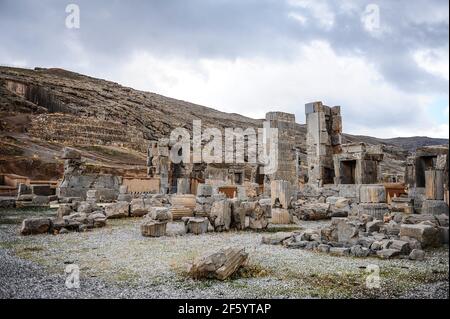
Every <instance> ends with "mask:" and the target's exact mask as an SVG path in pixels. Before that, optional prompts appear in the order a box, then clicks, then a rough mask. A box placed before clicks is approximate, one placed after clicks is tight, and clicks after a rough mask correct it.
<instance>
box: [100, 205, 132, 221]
mask: <svg viewBox="0 0 450 319" xmlns="http://www.w3.org/2000/svg"><path fill="white" fill-rule="evenodd" d="M105 214H106V218H108V219H114V218H124V217H128V216H129V214H130V204H129V203H128V202H117V203H114V204H111V205H108V206H106V207H105Z"/></svg>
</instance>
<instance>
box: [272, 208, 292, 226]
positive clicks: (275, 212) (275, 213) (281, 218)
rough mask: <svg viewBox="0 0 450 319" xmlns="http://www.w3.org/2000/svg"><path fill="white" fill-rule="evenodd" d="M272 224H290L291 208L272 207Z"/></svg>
mask: <svg viewBox="0 0 450 319" xmlns="http://www.w3.org/2000/svg"><path fill="white" fill-rule="evenodd" d="M270 222H271V223H272V224H281V225H283V224H290V223H291V215H290V214H289V210H287V209H284V208H272V218H271V220H270Z"/></svg>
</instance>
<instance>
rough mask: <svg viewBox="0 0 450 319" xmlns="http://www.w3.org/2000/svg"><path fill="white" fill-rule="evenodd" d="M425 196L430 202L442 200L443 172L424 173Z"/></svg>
mask: <svg viewBox="0 0 450 319" xmlns="http://www.w3.org/2000/svg"><path fill="white" fill-rule="evenodd" d="M425 196H426V199H430V200H444V171H443V170H427V171H425Z"/></svg>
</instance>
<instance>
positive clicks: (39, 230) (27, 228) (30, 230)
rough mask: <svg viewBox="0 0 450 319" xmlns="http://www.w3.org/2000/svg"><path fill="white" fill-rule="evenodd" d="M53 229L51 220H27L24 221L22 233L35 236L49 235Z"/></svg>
mask: <svg viewBox="0 0 450 319" xmlns="http://www.w3.org/2000/svg"><path fill="white" fill-rule="evenodd" d="M51 228H52V221H51V219H50V218H44V217H42V218H27V219H24V220H23V221H22V226H21V228H20V233H21V234H22V235H35V234H44V233H48V232H49V231H50V230H51Z"/></svg>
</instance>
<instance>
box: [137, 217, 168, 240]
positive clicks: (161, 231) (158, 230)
mask: <svg viewBox="0 0 450 319" xmlns="http://www.w3.org/2000/svg"><path fill="white" fill-rule="evenodd" d="M166 226H167V222H159V221H156V220H149V221H146V222H144V223H143V224H142V225H141V234H142V236H145V237H161V236H165V235H166Z"/></svg>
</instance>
